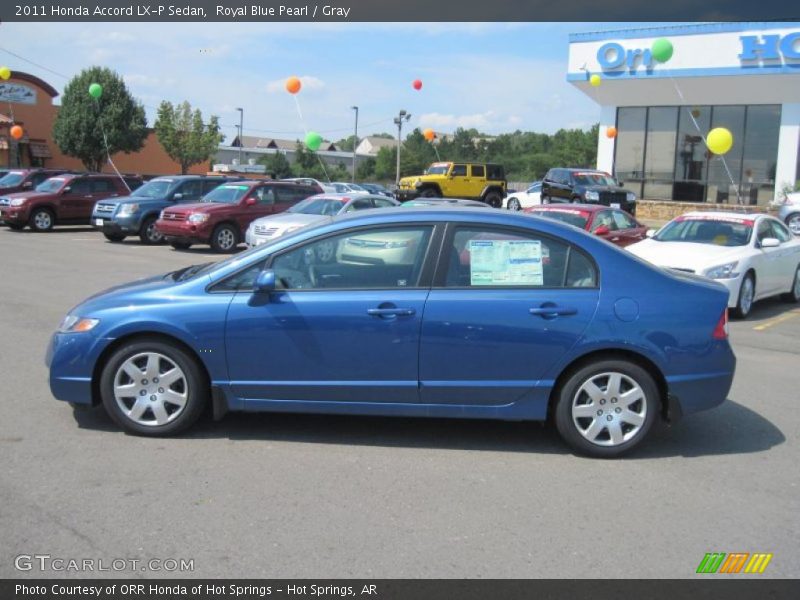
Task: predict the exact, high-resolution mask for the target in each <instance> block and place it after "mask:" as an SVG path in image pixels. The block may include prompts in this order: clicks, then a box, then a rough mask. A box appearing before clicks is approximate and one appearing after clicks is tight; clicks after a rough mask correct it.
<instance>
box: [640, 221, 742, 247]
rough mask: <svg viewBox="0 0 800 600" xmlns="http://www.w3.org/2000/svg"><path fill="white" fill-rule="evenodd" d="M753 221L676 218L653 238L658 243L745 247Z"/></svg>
mask: <svg viewBox="0 0 800 600" xmlns="http://www.w3.org/2000/svg"><path fill="white" fill-rule="evenodd" d="M752 233H753V221H751V220H750V219H736V218H730V219H726V218H710V217H678V218H677V219H674V220H672V221H670V222H669V223H667V224H666V225H664V227H662V228H661V230H660V231H659V232H658V233H657V234H656V235H654V236H653V239H654V240H656V241H658V242H692V243H695V244H712V245H714V246H746V245H747V244H748V243H749V242H750V236H751V235H752Z"/></svg>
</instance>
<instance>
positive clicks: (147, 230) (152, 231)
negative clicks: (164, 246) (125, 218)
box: [139, 217, 164, 245]
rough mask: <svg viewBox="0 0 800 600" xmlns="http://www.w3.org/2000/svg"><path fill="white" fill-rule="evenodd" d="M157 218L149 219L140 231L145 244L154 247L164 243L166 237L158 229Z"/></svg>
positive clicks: (140, 236)
mask: <svg viewBox="0 0 800 600" xmlns="http://www.w3.org/2000/svg"><path fill="white" fill-rule="evenodd" d="M156 221H157V219H156V217H148V218H147V219H145V220H144V223H142V227H141V229H139V239H140V240H141V241H142V243H143V244H148V245H154V244H161V243H163V242H164V235H163V234H162V233H161V232H159V231H158V230H157V229H156Z"/></svg>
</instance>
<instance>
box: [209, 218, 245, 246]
mask: <svg viewBox="0 0 800 600" xmlns="http://www.w3.org/2000/svg"><path fill="white" fill-rule="evenodd" d="M237 245H239V232H238V231H236V228H235V227H234V226H233V225H228V224H225V223H224V224H222V225H218V226H217V228H216V229H215V230H214V233H212V234H211V248H212V249H213V250H214V252H224V253H230V252H233V251H234V250H236V246H237Z"/></svg>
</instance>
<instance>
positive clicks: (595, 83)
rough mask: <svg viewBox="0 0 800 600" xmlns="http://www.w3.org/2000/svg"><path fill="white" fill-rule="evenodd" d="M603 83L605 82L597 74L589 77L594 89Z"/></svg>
mask: <svg viewBox="0 0 800 600" xmlns="http://www.w3.org/2000/svg"><path fill="white" fill-rule="evenodd" d="M602 82H603V80H602V79H601V78H600V75H598V74H597V73H595V74H594V75H592V76H591V77H589V83H590V84H591V86H592V87H597V86H599V85H600V84H601V83H602Z"/></svg>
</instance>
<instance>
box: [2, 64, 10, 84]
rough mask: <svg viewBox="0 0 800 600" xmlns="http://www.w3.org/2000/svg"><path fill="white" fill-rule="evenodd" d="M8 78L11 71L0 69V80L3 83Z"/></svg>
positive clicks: (5, 68)
mask: <svg viewBox="0 0 800 600" xmlns="http://www.w3.org/2000/svg"><path fill="white" fill-rule="evenodd" d="M9 77H11V69H9V68H8V67H0V79H2V80H3V81H5V80H6V79H8V78H9Z"/></svg>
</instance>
